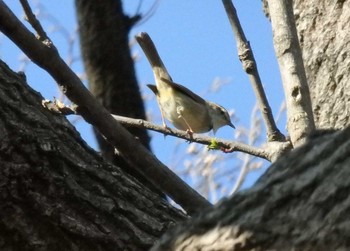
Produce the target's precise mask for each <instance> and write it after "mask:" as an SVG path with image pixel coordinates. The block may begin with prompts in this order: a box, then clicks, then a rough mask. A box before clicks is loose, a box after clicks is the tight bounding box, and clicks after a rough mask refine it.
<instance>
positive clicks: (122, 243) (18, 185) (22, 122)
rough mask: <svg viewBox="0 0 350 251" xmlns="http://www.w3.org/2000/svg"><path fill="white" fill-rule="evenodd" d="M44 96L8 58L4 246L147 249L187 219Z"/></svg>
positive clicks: (0, 116)
mask: <svg viewBox="0 0 350 251" xmlns="http://www.w3.org/2000/svg"><path fill="white" fill-rule="evenodd" d="M42 99H43V98H42V97H41V96H40V95H39V94H38V93H35V92H34V91H33V90H31V89H30V87H29V86H28V85H27V84H26V83H25V77H24V75H23V74H21V75H20V74H15V73H13V72H12V71H11V70H10V69H9V68H8V67H7V66H6V65H5V64H4V63H3V62H0V135H1V138H0V161H1V168H0V194H1V195H0V250H21V251H23V250H50V251H51V250H94V251H95V250H146V249H148V248H149V247H150V246H151V245H152V244H154V242H155V241H156V240H157V239H158V238H159V237H160V235H161V234H162V233H163V232H164V231H165V229H167V228H168V227H169V226H170V225H172V224H174V223H176V222H179V221H181V220H183V219H185V216H184V215H183V214H182V213H181V212H180V211H178V210H176V209H174V208H172V207H171V206H169V205H168V204H167V202H166V201H165V200H162V199H160V198H159V196H157V195H155V194H154V193H153V192H151V191H150V190H148V189H147V188H145V187H144V186H143V185H142V184H140V183H139V182H138V181H137V180H135V179H134V178H133V177H131V176H129V175H127V174H125V172H123V171H122V170H121V169H120V168H119V167H116V166H113V165H111V164H109V163H106V161H104V159H103V158H101V157H100V156H99V155H97V154H96V153H95V152H94V151H93V150H92V149H90V148H89V147H88V146H87V145H86V143H85V142H84V141H83V140H82V139H81V138H80V136H79V133H78V132H77V131H76V130H75V129H74V127H72V126H71V124H70V123H69V121H68V120H67V119H66V118H65V117H64V116H61V115H57V114H54V113H52V112H50V111H49V110H47V109H45V108H44V107H43V106H42V105H41V102H42Z"/></svg>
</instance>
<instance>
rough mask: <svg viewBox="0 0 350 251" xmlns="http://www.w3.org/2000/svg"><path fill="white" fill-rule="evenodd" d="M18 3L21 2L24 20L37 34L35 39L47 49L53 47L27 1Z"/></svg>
mask: <svg viewBox="0 0 350 251" xmlns="http://www.w3.org/2000/svg"><path fill="white" fill-rule="evenodd" d="M19 1H20V2H21V5H22V8H23V10H24V13H25V14H26V20H27V21H28V22H29V23H30V25H31V26H32V27H33V29H34V30H35V31H36V33H37V38H38V39H39V40H40V41H42V42H43V43H44V44H45V45H47V46H49V47H51V46H53V44H52V42H51V40H50V38H49V37H48V36H47V34H46V32H45V30H44V29H43V27H42V26H41V24H40V22H39V21H38V19H36V17H35V15H34V13H33V11H32V8H31V7H30V5H29V3H28V1H27V0H19Z"/></svg>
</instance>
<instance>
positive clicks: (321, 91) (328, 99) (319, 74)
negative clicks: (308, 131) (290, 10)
mask: <svg viewBox="0 0 350 251" xmlns="http://www.w3.org/2000/svg"><path fill="white" fill-rule="evenodd" d="M294 2H295V3H294V6H295V11H294V13H295V16H296V22H297V29H298V32H299V40H300V44H301V47H302V50H303V57H304V62H305V64H304V65H305V67H306V74H307V78H308V81H309V86H310V92H311V96H312V100H313V110H314V115H315V120H316V121H315V122H316V124H317V126H318V127H319V128H344V127H345V126H346V125H349V124H350V88H349V79H350V71H349V69H350V54H349V51H350V26H349V23H350V1H349V0H338V1H328V0H322V1H320V0H308V1H303V0H295V1H294Z"/></svg>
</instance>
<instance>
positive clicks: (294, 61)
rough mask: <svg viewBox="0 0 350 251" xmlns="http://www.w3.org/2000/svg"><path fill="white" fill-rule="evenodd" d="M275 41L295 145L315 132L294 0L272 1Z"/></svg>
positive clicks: (270, 11) (290, 130) (290, 128)
mask: <svg viewBox="0 0 350 251" xmlns="http://www.w3.org/2000/svg"><path fill="white" fill-rule="evenodd" d="M268 5H269V14H270V17H271V23H272V31H273V41H274V47H275V51H276V56H277V59H278V64H279V67H280V71H281V76H282V81H283V87H284V92H285V96H286V103H287V120H288V121H287V126H288V132H289V134H290V138H291V141H292V144H293V145H294V146H296V145H300V144H301V143H303V142H305V140H306V136H308V135H309V134H310V132H312V131H314V130H315V124H314V118H313V113H312V106H311V98H310V93H309V88H308V83H307V79H306V74H305V69H304V64H303V59H302V55H301V50H300V46H299V42H298V35H297V30H296V27H295V22H294V15H293V4H292V1H291V0H269V1H268Z"/></svg>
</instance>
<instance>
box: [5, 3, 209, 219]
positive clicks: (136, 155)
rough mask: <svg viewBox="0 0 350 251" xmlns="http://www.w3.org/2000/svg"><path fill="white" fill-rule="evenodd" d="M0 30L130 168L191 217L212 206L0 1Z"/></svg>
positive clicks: (55, 52)
mask: <svg viewBox="0 0 350 251" xmlns="http://www.w3.org/2000/svg"><path fill="white" fill-rule="evenodd" d="M0 31H1V32H3V33H4V34H5V35H6V36H7V37H9V38H10V39H11V40H12V41H13V42H14V43H15V44H16V45H17V46H18V47H19V48H20V49H21V50H22V51H23V52H24V53H25V54H27V56H28V57H29V58H30V59H31V60H32V61H33V62H34V63H36V64H37V65H39V66H40V67H42V68H43V69H45V70H46V71H47V72H48V73H49V74H50V75H51V76H52V77H53V78H54V79H55V80H56V81H57V83H58V85H59V86H60V88H61V90H62V91H63V93H64V94H65V95H67V97H68V98H69V99H70V100H71V101H72V102H73V103H75V104H76V105H77V106H78V110H79V114H81V115H82V116H83V118H84V119H85V120H86V121H87V122H89V123H91V124H93V125H94V126H95V127H96V129H98V130H99V131H100V133H101V134H102V135H104V136H105V137H106V139H107V140H108V141H109V142H110V143H111V144H112V145H114V146H115V147H116V148H117V149H118V151H119V152H120V153H121V154H122V156H123V157H124V158H125V160H126V161H128V163H129V164H130V165H133V166H135V168H137V169H138V170H139V171H140V172H141V173H142V174H143V175H144V176H145V177H146V178H148V179H149V180H150V181H151V182H152V183H153V184H154V185H155V186H157V187H158V188H159V189H160V190H162V191H164V192H165V193H166V194H167V195H169V196H170V197H171V198H172V199H173V200H174V201H175V202H177V203H178V204H179V205H180V206H182V207H183V208H184V209H185V210H186V211H187V213H189V214H191V215H193V214H195V213H198V212H199V211H202V210H203V209H204V208H208V207H211V204H210V203H209V202H208V201H207V200H206V199H205V198H203V197H202V196H201V195H200V194H198V193H197V192H196V191H195V190H193V189H192V188H191V187H190V186H188V185H187V184H186V183H185V182H184V181H182V180H181V179H180V178H179V177H178V176H177V175H175V174H174V173H173V172H172V171H171V170H170V169H169V168H168V167H167V166H165V165H164V164H163V163H161V162H160V161H159V160H158V159H157V158H156V157H155V156H154V155H153V154H152V153H151V152H149V151H148V150H147V149H146V148H145V147H144V146H142V144H140V143H139V142H138V141H137V140H136V139H135V138H134V137H133V136H132V135H131V134H130V133H129V132H128V131H127V130H126V129H125V128H124V127H123V126H121V125H120V124H119V123H118V122H117V121H116V120H115V119H113V117H112V116H111V114H110V113H109V112H108V111H107V110H106V109H105V108H104V107H103V106H102V105H101V104H100V103H99V102H97V101H96V99H95V98H94V97H93V96H92V94H91V93H90V92H89V91H88V90H87V89H86V87H85V86H84V85H83V84H82V82H81V80H80V79H79V77H78V76H77V75H76V74H75V73H74V72H73V71H72V70H71V69H70V68H69V67H68V66H67V64H66V63H65V62H64V61H63V60H62V58H61V57H60V55H59V54H58V52H57V50H55V49H52V47H48V46H45V45H43V43H42V42H40V41H38V40H37V39H36V38H35V37H34V35H33V34H32V33H31V32H30V31H29V30H28V29H27V28H26V27H25V26H24V25H23V24H22V23H21V22H20V21H19V20H18V18H17V17H16V16H15V15H14V14H13V13H12V12H11V10H10V9H9V8H8V7H7V6H6V4H5V3H4V2H3V1H0Z"/></svg>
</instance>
